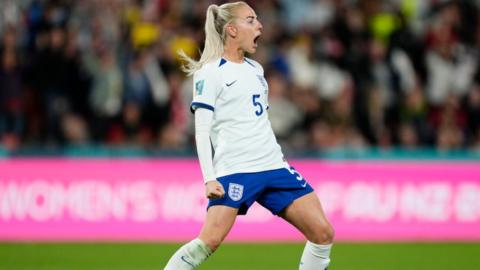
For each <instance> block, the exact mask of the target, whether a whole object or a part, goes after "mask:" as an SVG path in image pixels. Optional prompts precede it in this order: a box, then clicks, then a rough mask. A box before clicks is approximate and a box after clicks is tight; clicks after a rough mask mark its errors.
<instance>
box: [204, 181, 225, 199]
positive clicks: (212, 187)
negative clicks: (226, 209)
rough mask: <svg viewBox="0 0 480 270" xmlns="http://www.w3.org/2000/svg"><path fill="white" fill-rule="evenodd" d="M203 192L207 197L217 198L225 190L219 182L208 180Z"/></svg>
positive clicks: (220, 196)
mask: <svg viewBox="0 0 480 270" xmlns="http://www.w3.org/2000/svg"><path fill="white" fill-rule="evenodd" d="M205 193H206V195H207V198H209V199H218V198H222V197H223V196H224V195H225V190H224V189H223V186H222V184H220V182H218V181H209V182H207V183H206V184H205Z"/></svg>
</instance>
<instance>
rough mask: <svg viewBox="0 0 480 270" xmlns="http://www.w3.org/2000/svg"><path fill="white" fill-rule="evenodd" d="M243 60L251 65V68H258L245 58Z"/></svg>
mask: <svg viewBox="0 0 480 270" xmlns="http://www.w3.org/2000/svg"><path fill="white" fill-rule="evenodd" d="M243 60H244V61H245V62H247V63H248V64H250V66H252V67H254V68H256V66H255V65H254V64H252V63H251V62H250V61H248V60H247V58H243Z"/></svg>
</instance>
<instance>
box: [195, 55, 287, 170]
mask: <svg viewBox="0 0 480 270" xmlns="http://www.w3.org/2000/svg"><path fill="white" fill-rule="evenodd" d="M193 84H194V85H193V92H194V93H193V101H192V104H191V110H192V112H194V110H196V109H197V108H206V109H209V110H212V111H213V112H214V114H213V122H212V128H211V131H210V139H211V142H212V146H213V149H214V156H213V167H214V169H215V175H216V177H217V178H218V177H221V176H225V175H230V174H234V173H249V172H260V171H267V170H273V169H279V168H283V167H285V166H286V162H285V161H284V158H283V154H282V151H281V148H280V145H278V143H277V140H276V138H275V135H274V133H273V130H272V128H271V125H270V121H269V120H268V113H267V109H268V85H267V82H266V80H265V78H264V77H263V68H262V66H261V65H260V64H259V63H257V62H256V61H253V60H251V59H248V58H245V61H244V62H243V63H242V64H239V63H234V62H230V61H226V60H225V59H223V58H221V59H218V60H217V61H213V62H210V63H208V64H205V65H204V66H203V67H202V68H201V69H200V70H198V71H196V72H195V74H194V76H193Z"/></svg>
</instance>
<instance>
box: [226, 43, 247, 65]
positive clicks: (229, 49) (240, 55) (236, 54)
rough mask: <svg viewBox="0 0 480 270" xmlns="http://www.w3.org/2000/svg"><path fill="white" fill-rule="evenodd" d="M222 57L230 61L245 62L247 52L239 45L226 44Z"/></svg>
mask: <svg viewBox="0 0 480 270" xmlns="http://www.w3.org/2000/svg"><path fill="white" fill-rule="evenodd" d="M222 57H223V58H224V59H225V60H227V61H230V62H234V63H243V59H244V57H245V52H244V51H243V50H242V49H240V48H238V47H233V46H225V48H224V52H223V56H222Z"/></svg>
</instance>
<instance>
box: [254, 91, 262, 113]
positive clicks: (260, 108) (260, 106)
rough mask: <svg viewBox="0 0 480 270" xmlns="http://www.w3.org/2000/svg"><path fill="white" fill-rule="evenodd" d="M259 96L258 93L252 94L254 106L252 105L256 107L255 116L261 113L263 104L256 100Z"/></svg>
mask: <svg viewBox="0 0 480 270" xmlns="http://www.w3.org/2000/svg"><path fill="white" fill-rule="evenodd" d="M259 98H260V95H253V96H252V101H253V106H254V107H257V110H256V111H255V114H256V115H257V116H260V115H262V113H263V106H262V104H261V103H260V102H259V101H258V99H259Z"/></svg>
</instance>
